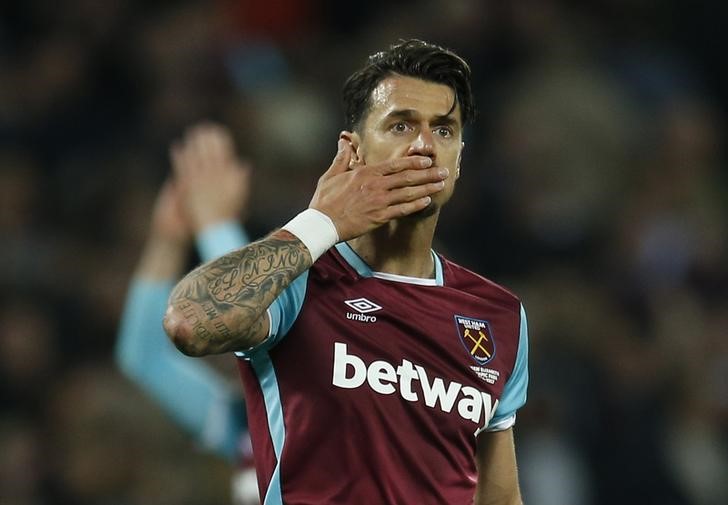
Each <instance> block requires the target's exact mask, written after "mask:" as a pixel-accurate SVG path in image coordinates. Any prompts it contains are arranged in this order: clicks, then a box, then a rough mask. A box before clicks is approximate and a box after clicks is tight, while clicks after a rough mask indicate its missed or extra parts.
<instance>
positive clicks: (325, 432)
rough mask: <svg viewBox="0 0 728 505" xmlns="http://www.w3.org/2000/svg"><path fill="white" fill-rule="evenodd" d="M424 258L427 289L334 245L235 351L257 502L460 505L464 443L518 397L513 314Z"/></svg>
mask: <svg viewBox="0 0 728 505" xmlns="http://www.w3.org/2000/svg"><path fill="white" fill-rule="evenodd" d="M433 258H434V260H435V267H436V275H435V278H434V279H419V278H411V277H403V276H397V275H393V274H385V273H378V272H373V271H372V270H371V269H370V268H369V267H368V266H367V265H366V264H365V263H364V261H363V260H362V259H361V258H360V257H359V256H358V255H357V254H356V253H355V252H354V251H353V250H352V249H351V248H350V247H349V246H348V245H347V244H346V243H341V244H338V245H337V246H336V247H335V248H332V249H331V250H329V251H328V252H327V253H326V254H324V255H323V256H322V257H321V258H319V259H318V260H317V261H316V263H315V264H314V265H313V266H312V267H311V268H310V269H309V270H308V271H306V272H305V273H303V274H302V275H301V276H299V277H298V278H297V279H296V280H295V281H294V282H293V283H292V284H291V285H290V286H289V287H288V289H286V291H285V292H283V293H282V294H281V295H280V296H279V297H278V298H277V299H276V301H275V302H274V303H273V304H272V305H271V307H270V308H269V309H268V314H269V317H270V321H271V325H270V326H271V329H270V335H269V337H268V338H267V339H266V340H265V341H264V342H263V343H262V344H260V345H259V346H257V347H256V348H254V349H251V350H249V351H246V352H244V353H237V354H238V356H239V358H240V359H239V364H240V371H241V375H242V378H243V384H244V388H245V397H246V402H247V408H248V420H249V425H250V432H251V437H252V442H253V451H254V454H255V459H256V468H257V472H258V480H259V488H260V490H261V495H262V497H263V499H264V503H265V504H266V505H274V504H284V503H285V504H288V505H304V504H305V505H308V504H311V505H314V504H315V505H320V504H329V505H334V504H347V505H351V504H375V503H376V504H410V503H418V504H423V505H424V504H443V503H447V504H470V503H472V502H473V495H474V492H475V484H476V481H477V472H476V466H475V452H476V437H477V436H478V434H479V433H480V432H482V431H483V430H502V429H507V428H509V427H510V426H512V425H513V423H514V422H515V413H516V410H517V409H518V408H519V407H521V406H522V405H523V404H524V403H525V401H526V386H527V383H528V371H527V352H528V351H527V339H528V337H527V328H526V318H525V312H524V310H523V307H522V306H521V303H520V302H519V300H518V299H517V298H516V297H515V296H514V295H513V294H511V293H510V292H508V291H506V290H505V289H503V288H502V287H500V286H498V285H496V284H494V283H492V282H490V281H488V280H486V279H484V278H483V277H480V276H478V275H476V274H474V273H472V272H470V271H468V270H466V269H464V268H462V267H460V266H458V265H456V264H454V263H452V262H450V261H448V260H446V259H444V258H442V257H440V256H438V255H436V254H435V253H433Z"/></svg>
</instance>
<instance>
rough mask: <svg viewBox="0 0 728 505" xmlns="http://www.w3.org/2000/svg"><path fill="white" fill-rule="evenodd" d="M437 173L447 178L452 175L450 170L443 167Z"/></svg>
mask: <svg viewBox="0 0 728 505" xmlns="http://www.w3.org/2000/svg"><path fill="white" fill-rule="evenodd" d="M437 173H438V174H439V175H440V177H447V176H448V175H450V170H448V169H447V168H444V167H443V168H441V169H440V170H438V171H437Z"/></svg>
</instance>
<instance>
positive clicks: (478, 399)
mask: <svg viewBox="0 0 728 505" xmlns="http://www.w3.org/2000/svg"><path fill="white" fill-rule="evenodd" d="M332 380H333V384H334V386H336V387H340V388H344V389H355V388H358V387H361V386H363V385H364V383H366V384H368V385H369V387H370V388H372V390H374V391H376V392H377V393H379V394H382V395H391V394H393V393H395V392H399V394H400V396H401V397H402V398H403V399H405V400H407V401H409V402H416V401H420V395H419V394H418V393H421V398H422V401H424V403H425V405H427V406H428V407H430V408H437V409H440V410H441V411H443V412H448V413H449V412H451V411H452V410H453V407H455V406H457V407H456V410H457V413H458V415H460V417H462V418H463V419H467V420H470V421H473V422H474V423H477V424H481V423H482V422H483V421H484V427H485V426H487V425H488V423H489V422H490V420H491V418H492V417H493V415H494V414H495V409H496V407H497V406H498V400H495V401H493V399H492V398H491V396H490V394H488V393H485V392H483V391H479V390H477V389H475V388H474V387H471V386H463V385H462V384H460V383H459V382H455V381H452V382H449V383H446V382H445V380H443V379H442V378H440V377H434V378H430V376H429V375H428V373H427V371H426V370H425V369H424V368H423V367H421V366H420V365H415V364H413V363H412V362H410V361H408V360H406V359H402V363H401V364H400V365H399V366H397V367H395V366H394V365H392V364H391V363H388V362H386V361H382V360H377V361H373V362H372V363H371V364H369V365H368V366H367V364H366V363H365V362H364V360H363V359H361V358H360V357H359V356H357V355H355V354H349V352H348V348H347V345H346V344H343V343H341V342H335V343H334V373H333V379H332ZM415 382H419V383H420V387H419V388H415V386H414V383H415ZM416 389H418V390H416Z"/></svg>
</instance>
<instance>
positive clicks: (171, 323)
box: [164, 230, 311, 356]
mask: <svg viewBox="0 0 728 505" xmlns="http://www.w3.org/2000/svg"><path fill="white" fill-rule="evenodd" d="M310 266H311V255H310V254H309V252H308V250H307V249H306V247H305V246H304V245H303V243H302V242H301V241H300V240H299V239H298V238H296V237H295V236H294V235H292V234H291V233H289V232H287V231H285V230H279V231H276V232H274V233H272V234H271V235H270V236H268V237H266V238H265V239H263V240H260V241H258V242H254V243H252V244H250V245H248V246H247V247H244V248H242V249H238V250H236V251H233V252H231V253H229V254H226V255H225V256H222V257H220V258H218V259H216V260H214V261H211V262H209V263H205V264H204V265H201V266H199V267H198V268H196V269H195V270H193V271H192V272H190V273H189V274H187V276H185V277H184V278H183V279H182V280H181V281H180V282H179V283H178V284H177V286H176V287H175V288H174V290H173V291H172V295H171V296H170V302H169V308H168V309H167V315H166V316H165V318H164V328H165V330H166V331H167V334H168V335H169V336H170V338H171V339H172V341H173V342H174V343H175V345H176V346H177V347H178V348H179V349H180V350H181V351H182V352H184V353H185V354H188V355H191V356H203V355H206V354H215V353H222V352H229V351H234V350H243V349H247V348H249V347H251V346H253V345H255V344H258V343H260V342H261V341H262V340H263V338H265V334H266V332H267V328H268V321H267V319H266V317H265V310H266V309H267V308H268V306H270V304H271V303H273V301H274V300H275V298H276V297H277V296H278V295H279V294H280V293H281V292H282V291H283V290H284V289H286V287H288V285H289V284H290V283H291V282H292V281H293V280H294V279H295V278H296V277H298V276H299V275H300V274H301V273H302V272H304V271H305V270H306V269H308V268H309V267H310Z"/></svg>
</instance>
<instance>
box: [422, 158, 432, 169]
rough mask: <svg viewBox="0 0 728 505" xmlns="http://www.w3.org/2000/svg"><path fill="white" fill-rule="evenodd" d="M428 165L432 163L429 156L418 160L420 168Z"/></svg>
mask: <svg viewBox="0 0 728 505" xmlns="http://www.w3.org/2000/svg"><path fill="white" fill-rule="evenodd" d="M430 165H432V159H431V158H422V159H421V160H420V166H421V167H422V168H427V167H429V166H430Z"/></svg>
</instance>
